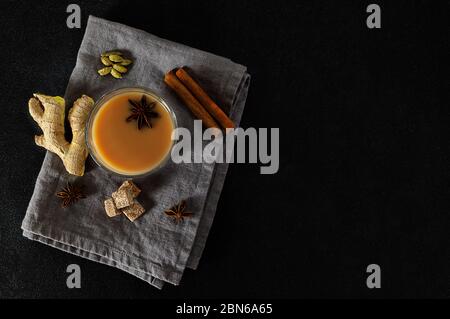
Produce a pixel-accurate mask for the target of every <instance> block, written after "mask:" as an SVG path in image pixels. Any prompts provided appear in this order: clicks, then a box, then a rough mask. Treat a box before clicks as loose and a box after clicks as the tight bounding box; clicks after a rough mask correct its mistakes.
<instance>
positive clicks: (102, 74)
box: [97, 66, 113, 76]
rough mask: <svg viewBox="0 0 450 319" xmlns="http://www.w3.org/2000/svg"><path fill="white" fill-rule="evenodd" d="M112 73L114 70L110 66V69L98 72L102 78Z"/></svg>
mask: <svg viewBox="0 0 450 319" xmlns="http://www.w3.org/2000/svg"><path fill="white" fill-rule="evenodd" d="M111 71H113V68H112V67H110V66H109V67H106V68H103V69H100V70H98V71H97V72H98V74H100V75H101V76H105V75H108V74H110V73H111Z"/></svg>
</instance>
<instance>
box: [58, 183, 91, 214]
mask: <svg viewBox="0 0 450 319" xmlns="http://www.w3.org/2000/svg"><path fill="white" fill-rule="evenodd" d="M56 196H58V197H59V198H61V199H62V204H61V205H62V207H63V208H66V207H69V206H70V205H72V204H74V203H75V202H77V201H79V200H80V199H82V198H85V197H86V196H85V195H84V193H83V190H82V189H81V187H78V186H75V185H72V184H70V183H67V186H66V187H64V188H63V189H62V190H61V191H59V192H58V193H56Z"/></svg>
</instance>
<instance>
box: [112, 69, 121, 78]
mask: <svg viewBox="0 0 450 319" xmlns="http://www.w3.org/2000/svg"><path fill="white" fill-rule="evenodd" d="M111 75H112V76H113V77H115V78H116V79H121V78H122V74H120V72H118V71H117V70H116V69H112V70H111Z"/></svg>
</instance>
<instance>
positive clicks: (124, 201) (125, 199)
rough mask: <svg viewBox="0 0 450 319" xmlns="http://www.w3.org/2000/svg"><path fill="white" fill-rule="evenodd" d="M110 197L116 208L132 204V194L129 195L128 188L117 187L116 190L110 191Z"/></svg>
mask: <svg viewBox="0 0 450 319" xmlns="http://www.w3.org/2000/svg"><path fill="white" fill-rule="evenodd" d="M112 198H113V199H114V203H115V204H116V207H117V208H118V209H122V208H125V207H128V206H131V204H133V195H131V191H130V189H128V188H127V189H119V190H117V192H114V193H112Z"/></svg>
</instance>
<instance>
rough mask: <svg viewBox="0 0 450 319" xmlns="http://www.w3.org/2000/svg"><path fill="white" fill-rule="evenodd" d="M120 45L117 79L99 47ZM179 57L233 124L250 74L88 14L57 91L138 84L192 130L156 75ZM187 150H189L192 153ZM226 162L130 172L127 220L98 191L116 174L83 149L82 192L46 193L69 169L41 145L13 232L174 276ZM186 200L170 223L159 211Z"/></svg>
mask: <svg viewBox="0 0 450 319" xmlns="http://www.w3.org/2000/svg"><path fill="white" fill-rule="evenodd" d="M110 50H121V51H123V52H126V55H128V56H130V57H132V59H133V60H134V65H133V67H132V69H131V70H130V72H129V73H128V74H126V76H125V77H124V78H123V79H121V80H117V79H114V78H112V77H110V76H108V77H104V78H99V75H98V74H97V70H98V69H99V68H100V67H101V65H99V56H100V54H101V53H102V52H105V51H110ZM185 65H186V66H189V68H190V69H191V70H192V71H193V74H194V75H195V77H196V78H197V80H198V81H199V82H200V84H201V85H202V86H203V87H204V88H205V90H206V91H207V92H209V93H210V94H211V95H212V97H213V98H214V99H216V100H217V101H218V102H219V104H220V105H221V106H222V107H223V108H224V111H225V112H226V113H228V114H229V116H230V118H231V119H232V120H233V121H234V123H235V124H236V125H239V122H240V119H241V115H242V112H243V109H244V105H245V100H246V97H247V92H248V87H249V82H250V76H249V75H248V73H247V72H246V68H245V67H244V66H242V65H239V64H236V63H233V62H232V61H230V60H229V59H226V58H222V57H219V56H216V55H213V54H210V53H206V52H203V51H200V50H197V49H193V48H190V47H187V46H184V45H181V44H178V43H174V42H171V41H167V40H164V39H161V38H158V37H156V36H154V35H151V34H149V33H146V32H144V31H141V30H137V29H134V28H131V27H128V26H125V25H122V24H118V23H114V22H110V21H107V20H103V19H100V18H96V17H92V16H91V17H89V21H88V25H87V28H86V33H85V35H84V38H83V41H82V44H81V47H80V50H79V53H78V58H77V63H76V66H75V69H74V71H73V73H72V76H71V78H70V80H69V84H68V87H67V90H66V94H65V98H66V101H67V104H68V105H71V103H72V102H73V101H74V100H75V99H76V98H78V97H80V96H81V95H82V94H87V95H89V96H91V97H93V98H94V99H98V98H99V97H100V96H102V95H103V94H105V93H106V92H108V91H111V90H113V89H117V88H120V87H127V86H143V87H147V88H149V89H151V90H152V91H153V92H155V93H156V94H158V95H160V96H162V97H163V98H164V99H165V100H166V101H167V103H168V104H169V105H170V106H171V107H172V108H173V109H174V111H175V113H176V116H177V121H178V125H179V126H180V127H185V128H188V129H189V130H190V131H191V132H193V127H194V125H193V119H194V118H193V116H192V115H191V113H190V112H189V111H188V110H187V108H186V107H185V106H184V105H182V103H181V102H180V101H179V100H178V98H177V97H176V96H175V95H174V93H173V92H172V91H170V89H169V88H168V87H167V86H166V85H165V84H164V83H163V77H164V74H165V73H166V72H167V71H168V70H171V69H173V68H175V67H180V66H185ZM193 156H194V155H193ZM227 169H228V165H227V164H218V163H217V164H207V163H202V164H194V163H192V164H175V163H173V162H171V161H169V162H168V164H167V165H166V166H165V167H164V168H163V169H161V170H160V171H158V172H157V173H156V174H153V175H150V176H147V177H144V178H139V179H135V180H134V181H135V182H136V184H138V185H139V187H140V188H141V189H142V190H143V193H142V194H141V195H140V197H139V201H140V202H141V203H142V204H143V206H144V207H145V208H146V210H147V212H146V214H145V215H143V216H142V217H141V218H139V219H138V220H137V221H135V222H134V223H131V222H130V221H128V220H127V219H126V218H124V216H120V217H116V218H108V217H107V216H106V214H105V211H104V207H103V200H104V199H105V198H106V197H108V196H110V194H111V193H112V192H113V191H114V190H116V189H117V187H118V186H119V185H120V184H121V183H122V182H123V178H120V177H118V176H115V175H113V174H111V173H108V172H106V171H104V170H103V169H101V168H100V167H98V166H96V165H95V163H94V162H93V161H92V159H90V158H88V161H87V163H86V173H85V176H83V177H81V178H78V179H77V182H79V183H80V184H82V185H83V186H84V188H85V192H86V193H87V195H88V197H87V198H86V199H84V200H82V201H79V202H77V204H76V205H73V206H71V207H70V212H69V211H68V210H67V209H66V210H64V209H62V208H61V206H60V202H59V201H58V200H57V199H56V198H55V193H56V192H57V191H58V190H59V189H61V188H62V187H64V186H65V184H66V183H67V182H68V181H73V180H74V179H75V177H72V176H69V175H68V174H67V173H66V171H65V169H64V167H63V165H62V163H61V161H60V159H59V158H58V157H57V156H56V155H54V154H52V153H50V152H47V154H46V156H45V159H44V162H43V164H42V168H41V171H40V173H39V176H38V178H37V181H36V186H35V189H34V192H33V195H32V198H31V200H30V203H29V206H28V209H27V212H26V215H25V218H24V220H23V222H22V229H23V235H24V236H25V237H27V238H29V239H32V240H36V241H39V242H42V243H44V244H47V245H50V246H52V247H55V248H58V249H61V250H63V251H66V252H69V253H72V254H75V255H78V256H81V257H84V258H87V259H90V260H93V261H96V262H100V263H104V264H107V265H110V266H114V267H116V268H118V269H121V270H123V271H126V272H128V273H130V274H132V275H134V276H136V277H138V278H141V279H143V280H145V281H147V282H148V283H150V284H151V285H153V286H155V287H158V288H162V286H163V284H164V283H165V282H168V283H171V284H174V285H178V284H179V282H180V280H181V277H182V275H183V272H184V269H185V268H186V267H189V268H192V269H195V268H196V267H197V265H198V263H199V260H200V257H201V255H202V251H203V249H204V246H205V242H206V238H207V236H208V232H209V229H210V227H211V224H212V221H213V219H214V215H215V210H216V206H217V202H218V199H219V196H220V193H221V190H222V186H223V183H224V180H225V175H226V172H227ZM182 199H187V203H188V207H189V211H190V212H192V213H193V214H194V215H193V217H191V218H188V219H185V220H184V222H182V223H178V224H176V223H173V221H172V220H171V219H170V218H167V216H166V215H165V214H164V210H165V209H167V208H169V207H171V206H173V205H174V204H176V203H178V202H179V201H180V200H182Z"/></svg>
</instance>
